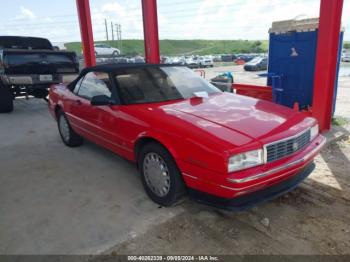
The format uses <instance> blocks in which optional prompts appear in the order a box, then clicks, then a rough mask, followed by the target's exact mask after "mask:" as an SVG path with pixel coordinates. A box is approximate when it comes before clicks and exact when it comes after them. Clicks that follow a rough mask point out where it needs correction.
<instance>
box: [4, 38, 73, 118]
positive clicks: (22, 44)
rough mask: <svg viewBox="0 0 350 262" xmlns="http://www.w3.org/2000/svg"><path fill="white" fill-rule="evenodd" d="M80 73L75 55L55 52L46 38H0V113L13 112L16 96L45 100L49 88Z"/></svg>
mask: <svg viewBox="0 0 350 262" xmlns="http://www.w3.org/2000/svg"><path fill="white" fill-rule="evenodd" d="M78 73H79V61H78V59H77V57H76V54H75V52H66V51H56V50H54V48H53V46H52V44H51V43H50V41H49V40H47V39H45V38H38V37H21V36H0V113H8V112H12V111H13V100H14V99H15V98H16V97H20V96H26V97H28V96H34V97H36V98H43V99H46V97H47V95H48V89H49V86H50V85H52V84H57V83H62V82H63V81H64V77H69V76H68V75H70V78H72V75H73V79H74V78H75V76H74V75H76V74H78ZM70 82H71V81H70Z"/></svg>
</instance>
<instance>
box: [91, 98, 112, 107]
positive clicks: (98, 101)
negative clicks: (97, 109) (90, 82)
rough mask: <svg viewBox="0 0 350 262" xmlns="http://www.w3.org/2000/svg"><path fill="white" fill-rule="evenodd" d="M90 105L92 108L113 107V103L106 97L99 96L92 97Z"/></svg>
mask: <svg viewBox="0 0 350 262" xmlns="http://www.w3.org/2000/svg"><path fill="white" fill-rule="evenodd" d="M90 103H91V105H92V106H109V105H114V104H115V101H114V100H113V99H111V98H110V97H108V96H105V95H99V96H94V97H92V98H91V102H90Z"/></svg>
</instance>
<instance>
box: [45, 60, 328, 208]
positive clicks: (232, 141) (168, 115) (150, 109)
mask: <svg viewBox="0 0 350 262" xmlns="http://www.w3.org/2000/svg"><path fill="white" fill-rule="evenodd" d="M49 110H50V112H51V114H52V115H53V117H54V118H55V119H56V120H57V123H58V130H59V133H60V135H61V138H62V140H63V142H64V143H65V144H66V145H67V146H70V147H76V146H80V145H81V144H82V143H83V138H85V139H88V140H91V141H93V142H95V143H96V144H99V145H101V146H103V147H105V148H108V149H109V150H111V151H113V152H115V153H117V154H118V155H120V156H122V157H123V158H125V159H127V160H130V161H132V162H135V163H136V165H137V167H138V169H139V170H140V173H141V179H142V182H143V185H144V188H145V190H146V192H147V194H148V195H149V197H150V198H151V199H152V200H153V201H155V202H156V203H158V204H161V205H164V206H170V205H172V204H174V203H175V202H177V200H179V198H181V197H182V196H183V195H184V194H185V193H187V194H189V195H190V196H192V197H193V198H195V199H198V200H200V201H202V202H205V203H211V204H215V205H216V206H218V207H222V208H229V209H245V208H247V207H249V206H251V205H254V204H256V203H258V202H262V201H266V200H269V199H272V198H274V197H277V196H279V195H281V194H284V193H286V192H288V191H290V190H292V189H293V188H294V187H296V186H297V185H298V184H299V183H300V182H301V181H302V180H303V179H305V178H306V177H307V176H308V175H309V174H310V173H311V172H312V171H313V169H314V164H313V159H314V157H315V156H316V155H317V154H318V152H319V151H320V150H321V148H322V146H323V145H324V143H325V138H324V137H323V136H322V135H320V134H319V130H318V124H317V121H316V120H315V119H314V118H311V117H308V116H307V115H305V114H303V113H299V112H295V111H293V110H291V109H289V108H286V107H283V106H280V105H277V104H274V103H270V102H267V101H262V100H256V99H253V98H250V97H245V96H240V95H236V94H232V93H226V92H221V91H220V90H218V89H217V88H215V87H214V86H212V85H211V84H210V83H208V82H207V81H205V80H204V79H202V78H200V77H199V76H197V75H196V74H195V73H194V72H192V71H191V70H190V69H188V68H186V67H182V66H171V65H147V64H142V65H137V64H132V65H101V66H96V67H92V68H87V69H84V70H83V71H82V72H81V74H80V76H79V77H78V78H77V79H76V80H75V81H73V82H72V83H70V84H69V85H68V86H66V85H62V84H61V85H54V86H52V87H51V90H50V95H49ZM116 172H117V171H116Z"/></svg>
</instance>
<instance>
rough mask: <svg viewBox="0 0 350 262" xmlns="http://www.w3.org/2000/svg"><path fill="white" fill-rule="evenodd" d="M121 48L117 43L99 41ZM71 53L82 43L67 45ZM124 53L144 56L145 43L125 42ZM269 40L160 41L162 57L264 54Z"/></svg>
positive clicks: (133, 40)
mask: <svg viewBox="0 0 350 262" xmlns="http://www.w3.org/2000/svg"><path fill="white" fill-rule="evenodd" d="M97 43H107V44H109V45H111V46H113V47H117V48H118V47H119V46H118V43H117V41H108V42H107V41H97ZM65 45H66V47H67V49H68V50H69V51H75V52H76V53H77V54H81V43H80V42H71V43H66V44H65ZM122 45H123V48H122V53H123V54H124V55H131V56H133V55H142V54H144V42H143V40H138V39H128V40H123V43H122ZM267 49H268V41H267V40H261V41H260V40H256V41H250V40H160V51H161V54H162V55H187V54H188V55H208V54H230V53H263V52H267Z"/></svg>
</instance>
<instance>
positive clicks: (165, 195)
mask: <svg viewBox="0 0 350 262" xmlns="http://www.w3.org/2000/svg"><path fill="white" fill-rule="evenodd" d="M138 166H139V169H140V173H141V179H142V183H143V186H144V188H145V190H146V192H147V194H148V196H149V197H150V198H151V199H152V200H153V201H154V202H156V203H157V204H160V205H162V206H171V205H174V204H175V203H176V202H177V201H178V200H179V199H180V198H181V197H182V196H183V195H184V193H185V184H184V182H183V180H182V176H181V173H180V171H179V169H178V167H177V165H176V163H175V161H174V159H173V157H172V156H171V155H170V153H169V152H168V151H167V150H166V149H165V148H164V147H163V146H161V145H160V144H157V143H149V144H146V145H145V146H144V147H143V148H142V149H141V152H140V154H139V157H138Z"/></svg>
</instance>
